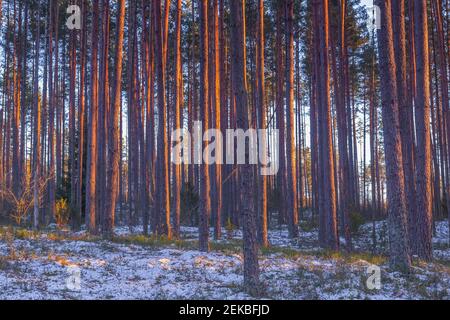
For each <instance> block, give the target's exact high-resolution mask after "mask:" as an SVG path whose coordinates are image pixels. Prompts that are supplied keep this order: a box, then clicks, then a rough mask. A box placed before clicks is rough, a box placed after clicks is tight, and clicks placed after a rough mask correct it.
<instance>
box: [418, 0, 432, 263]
mask: <svg viewBox="0 0 450 320" xmlns="http://www.w3.org/2000/svg"><path fill="white" fill-rule="evenodd" d="M414 17H415V30H414V34H415V43H416V52H415V53H416V55H415V60H416V66H417V69H416V76H417V84H416V85H417V87H416V90H417V97H416V105H415V120H416V138H417V148H416V204H417V233H416V235H415V240H416V242H415V244H414V249H415V250H414V251H415V252H417V254H418V255H419V257H420V258H422V259H425V260H427V261H430V260H431V259H432V257H433V251H432V228H431V226H432V204H431V199H432V198H431V197H432V196H431V139H430V83H429V77H430V65H429V57H428V14H427V1H426V0H415V1H414Z"/></svg>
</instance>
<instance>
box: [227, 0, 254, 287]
mask: <svg viewBox="0 0 450 320" xmlns="http://www.w3.org/2000/svg"><path fill="white" fill-rule="evenodd" d="M230 7H231V41H232V44H233V45H232V46H231V49H232V65H233V67H232V77H233V82H234V86H235V88H236V91H235V94H236V96H235V99H236V109H237V127H238V128H241V129H243V130H248V129H249V128H250V126H249V121H248V100H247V98H248V97H247V94H248V93H247V79H246V74H247V72H246V63H245V62H246V50H245V35H246V32H245V3H244V1H243V0H236V1H231V2H230ZM245 160H246V164H244V165H243V166H241V171H240V173H241V176H240V179H239V182H240V186H239V193H240V194H241V195H242V202H241V212H242V220H243V237H244V285H245V288H246V290H247V292H249V293H250V294H257V293H258V291H259V289H260V288H259V264H258V244H257V238H256V214H255V211H254V210H255V209H254V207H255V206H254V196H253V194H252V190H253V188H252V184H253V178H252V167H251V165H250V164H249V160H250V159H249V152H248V149H247V148H246V155H245Z"/></svg>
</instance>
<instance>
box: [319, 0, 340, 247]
mask: <svg viewBox="0 0 450 320" xmlns="http://www.w3.org/2000/svg"><path fill="white" fill-rule="evenodd" d="M315 5H316V6H317V10H318V29H317V37H318V43H319V52H317V56H318V59H319V60H318V69H317V70H316V71H317V78H318V85H319V86H318V106H319V108H318V109H319V117H318V119H319V148H320V151H319V157H320V161H319V163H320V164H321V169H320V174H319V178H321V179H322V185H321V187H322V188H321V191H320V194H321V197H322V201H321V202H322V210H321V215H322V216H323V221H321V222H322V223H323V224H324V228H323V229H324V230H325V243H324V244H325V246H326V247H327V248H329V249H332V250H338V249H339V239H338V234H337V216H336V190H335V182H334V156H333V146H332V128H331V106H330V91H329V89H330V83H329V61H328V47H329V46H328V43H329V32H328V30H329V29H328V1H327V0H319V1H315Z"/></svg>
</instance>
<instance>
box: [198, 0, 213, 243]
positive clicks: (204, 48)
mask: <svg viewBox="0 0 450 320" xmlns="http://www.w3.org/2000/svg"><path fill="white" fill-rule="evenodd" d="M199 8H200V113H201V121H202V126H203V128H202V129H203V132H206V131H207V130H208V129H209V114H210V112H209V84H208V68H209V54H208V53H209V50H208V4H207V2H206V1H201V0H200V1H199ZM201 138H202V140H203V137H201ZM205 147H206V142H204V143H202V150H205ZM201 169H202V173H201V178H200V181H201V185H200V192H201V194H200V225H199V247H200V250H201V251H205V252H207V251H209V219H210V216H211V198H210V192H211V187H210V177H209V164H206V163H204V161H202V165H201Z"/></svg>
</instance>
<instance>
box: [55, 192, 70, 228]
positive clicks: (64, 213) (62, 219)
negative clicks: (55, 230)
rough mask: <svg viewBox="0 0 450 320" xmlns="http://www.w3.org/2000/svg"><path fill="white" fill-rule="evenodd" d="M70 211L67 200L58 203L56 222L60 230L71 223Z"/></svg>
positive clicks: (60, 200)
mask: <svg viewBox="0 0 450 320" xmlns="http://www.w3.org/2000/svg"><path fill="white" fill-rule="evenodd" d="M69 217H70V210H69V205H68V203H67V200H66V199H59V200H58V201H57V202H56V208H55V221H56V224H57V225H58V227H59V228H62V227H64V226H66V225H67V224H68V223H69Z"/></svg>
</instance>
